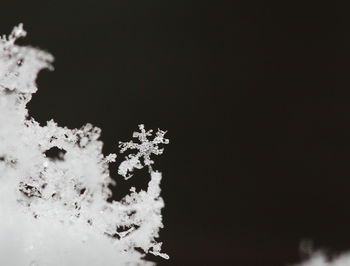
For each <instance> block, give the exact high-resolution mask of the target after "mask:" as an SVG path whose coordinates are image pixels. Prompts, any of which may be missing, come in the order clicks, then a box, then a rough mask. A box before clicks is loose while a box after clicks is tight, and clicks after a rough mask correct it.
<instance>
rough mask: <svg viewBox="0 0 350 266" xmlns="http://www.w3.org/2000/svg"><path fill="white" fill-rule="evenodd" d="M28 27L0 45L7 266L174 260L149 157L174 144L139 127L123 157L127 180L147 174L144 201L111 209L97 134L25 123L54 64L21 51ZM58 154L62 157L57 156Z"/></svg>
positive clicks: (1, 215)
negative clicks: (166, 250) (163, 232)
mask: <svg viewBox="0 0 350 266" xmlns="http://www.w3.org/2000/svg"><path fill="white" fill-rule="evenodd" d="M25 35H26V32H25V31H24V30H23V28H22V25H19V26H18V27H15V28H14V30H13V32H12V33H11V34H10V36H9V37H6V36H3V37H1V38H0V265H7V266H12V265H13V266H17V265H21V266H25V265H28V266H62V265H65V266H70V265H72V266H77V265H84V266H89V265H91V266H92V265H94V266H97V265H105V266H108V265H140V264H142V265H152V263H151V262H147V261H145V260H144V259H143V256H144V254H145V253H152V254H154V255H158V256H162V257H164V258H168V256H167V255H166V254H163V253H161V251H160V248H161V243H157V242H156V240H155V238H157V237H158V231H159V229H160V228H161V227H162V226H163V225H162V216H161V209H162V208H163V206H164V203H163V200H162V198H161V197H160V187H159V184H160V180H161V173H159V172H157V171H155V170H153V169H152V167H151V164H153V161H152V160H151V159H150V156H151V155H152V154H155V155H159V154H161V153H162V151H163V150H162V149H160V148H159V147H158V145H160V144H167V143H168V140H167V139H165V138H164V134H165V132H164V131H161V130H158V132H156V134H155V137H154V139H153V140H149V138H151V137H152V131H146V130H145V129H144V126H143V125H140V132H135V133H134V135H133V136H134V137H135V138H137V139H138V140H139V142H140V143H134V142H132V141H130V142H126V143H121V144H120V147H121V148H122V152H124V151H126V150H127V149H135V150H136V153H135V154H130V155H129V156H127V157H126V160H125V161H124V162H123V163H122V164H121V165H120V167H119V173H120V174H122V175H123V176H124V177H125V178H129V177H131V172H132V171H133V170H134V169H135V168H137V169H141V168H143V167H144V166H147V167H148V169H149V173H150V182H149V184H148V189H147V191H140V192H136V191H135V189H134V188H131V189H130V194H129V195H128V196H126V197H125V198H124V199H122V200H121V201H120V202H116V201H113V202H108V201H107V199H108V198H110V196H111V191H110V189H109V188H108V186H109V185H111V184H113V180H112V179H111V177H110V175H109V169H108V166H109V163H112V162H114V161H115V158H116V155H115V154H110V155H108V156H104V155H103V154H102V142H101V141H100V140H99V137H100V129H99V128H96V127H93V126H92V125H91V124H87V125H85V126H84V127H83V128H80V129H72V130H71V129H68V128H63V127H60V126H58V125H57V124H56V123H55V122H54V121H48V122H47V125H46V126H43V127H42V126H40V125H39V123H37V122H36V121H35V120H34V119H33V118H30V117H29V116H28V112H27V109H26V104H27V103H28V102H29V101H30V99H31V97H32V94H33V93H35V92H36V91H37V87H36V84H35V80H36V77H37V74H38V72H39V71H40V70H41V69H44V68H49V69H51V68H52V67H51V63H52V62H53V57H52V56H51V55H50V54H48V53H46V52H43V51H40V50H38V49H36V48H32V47H21V46H18V45H16V44H15V41H16V39H18V38H20V37H24V36H25ZM53 151H56V152H57V156H56V157H50V156H49V155H48V154H50V152H53Z"/></svg>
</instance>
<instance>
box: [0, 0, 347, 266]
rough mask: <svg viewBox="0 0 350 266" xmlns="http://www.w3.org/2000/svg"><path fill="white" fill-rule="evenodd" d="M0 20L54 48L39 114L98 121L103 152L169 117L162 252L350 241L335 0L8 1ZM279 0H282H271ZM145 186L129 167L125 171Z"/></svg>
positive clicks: (284, 249) (257, 259) (222, 252)
mask: <svg viewBox="0 0 350 266" xmlns="http://www.w3.org/2000/svg"><path fill="white" fill-rule="evenodd" d="M12 2H13V3H9V1H8V3H6V4H3V3H1V16H0V32H1V34H5V33H6V34H7V33H9V32H10V31H11V29H12V27H13V26H14V25H16V24H18V23H19V22H23V23H24V26H25V29H26V30H27V31H28V33H29V35H28V37H27V38H26V40H22V41H20V43H23V44H32V45H34V46H39V47H41V48H44V49H45V50H48V51H50V52H51V53H52V54H53V55H54V56H55V58H56V61H55V68H56V70H55V71H54V72H48V71H44V72H42V73H41V74H40V77H39V78H38V85H39V89H40V90H39V92H38V93H37V94H36V95H35V96H34V98H33V100H32V102H31V103H30V105H29V107H30V108H31V109H30V110H31V111H30V114H31V115H32V116H34V117H35V118H36V119H37V120H38V121H40V122H44V121H46V120H48V119H51V118H53V119H54V120H55V121H56V122H58V123H59V125H61V126H68V127H70V128H75V127H80V126H82V125H83V124H85V123H87V122H91V123H93V124H94V125H96V126H99V127H101V128H102V130H103V131H102V137H101V139H102V140H103V141H104V143H105V147H104V150H105V152H106V153H109V152H115V151H116V150H117V149H116V148H117V142H118V141H119V140H128V139H129V138H130V136H131V134H132V132H133V131H134V130H135V129H137V125H138V124H139V123H145V124H146V126H147V127H148V128H157V127H159V128H162V129H167V130H168V137H169V138H170V139H171V144H170V145H168V147H167V148H166V151H165V153H164V155H163V156H162V158H159V160H158V161H157V162H156V167H158V169H159V170H161V171H162V172H163V175H164V178H163V183H162V188H163V191H162V195H163V197H164V199H165V202H166V208H165V209H164V211H163V214H164V223H165V229H163V230H162V232H161V240H162V241H163V242H164V245H163V247H164V251H165V252H167V253H169V255H170V256H171V260H170V261H163V260H159V265H237V266H262V265H271V266H274V265H276V266H278V265H286V264H288V263H294V262H297V261H298V260H300V258H301V257H302V256H301V255H300V253H299V244H300V242H301V240H303V239H311V240H313V241H314V246H315V247H316V248H328V249H329V250H331V251H333V252H339V251H343V250H347V249H350V229H349V224H350V212H349V203H350V194H349V185H350V178H349V177H350V164H349V161H350V89H349V85H350V84H349V83H350V81H349V75H348V73H349V63H348V62H349V50H350V43H349V37H350V27H348V26H349V23H348V22H349V21H346V19H345V18H346V16H347V14H346V12H345V11H346V9H345V8H344V7H342V6H340V5H338V6H336V3H335V2H330V1H328V3H326V4H322V3H321V2H317V4H312V3H308V4H306V3H305V2H301V1H300V3H298V1H278V3H272V2H271V1H243V0H240V1H239V0H237V1H227V2H224V1H199V2H194V1H189V0H187V1H184V0H177V1H170V0H169V1H164V0H162V1H160V0H149V1H145V0H142V1H135V0H134V1H119V0H114V1H104V0H100V1H95V0H90V1H89V0H84V1H82V0H74V1H73V0H72V1H53V0H51V1H45V2H42V3H39V2H35V1H22V2H21V1H12ZM276 2H277V1H276ZM111 171H112V172H113V176H115V178H116V179H117V182H118V186H117V190H118V189H119V190H118V191H116V192H115V193H116V198H118V197H119V198H120V197H122V196H123V193H125V192H126V190H127V187H129V186H130V185H136V186H138V187H141V188H142V187H143V186H145V182H146V175H144V174H145V173H139V174H137V175H136V176H135V178H134V179H131V180H130V181H127V182H123V181H122V178H121V177H118V176H117V175H116V174H115V171H116V168H115V167H112V168H111Z"/></svg>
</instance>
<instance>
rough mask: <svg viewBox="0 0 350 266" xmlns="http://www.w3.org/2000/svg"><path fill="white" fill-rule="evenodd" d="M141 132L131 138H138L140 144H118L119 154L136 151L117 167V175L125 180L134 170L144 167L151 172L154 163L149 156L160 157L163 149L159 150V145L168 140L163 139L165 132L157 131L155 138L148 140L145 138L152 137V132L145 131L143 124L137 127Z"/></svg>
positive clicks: (166, 142)
mask: <svg viewBox="0 0 350 266" xmlns="http://www.w3.org/2000/svg"><path fill="white" fill-rule="evenodd" d="M139 129H140V131H141V132H134V134H133V137H134V138H138V140H139V141H140V143H135V142H133V141H128V142H119V148H121V150H120V152H121V153H123V152H125V151H126V150H128V149H130V150H134V149H135V150H138V152H137V153H136V154H129V155H128V156H127V157H126V158H125V161H124V162H122V163H121V164H120V166H119V169H118V173H119V174H120V175H122V176H124V177H125V179H128V178H130V177H131V176H132V175H131V174H129V175H128V173H129V172H132V171H133V170H134V169H135V168H137V169H141V168H143V167H144V166H148V169H149V171H150V172H152V166H151V165H152V164H153V163H154V161H152V160H151V155H152V154H155V155H160V154H162V153H163V150H164V149H160V148H159V146H158V145H159V144H168V143H169V140H168V139H166V138H164V135H165V133H166V131H163V130H160V129H158V131H157V132H156V136H155V137H154V139H153V140H152V141H150V140H148V138H147V137H149V136H152V132H153V130H148V131H146V130H145V126H144V125H143V124H141V125H139ZM140 159H143V163H144V165H142V163H141V161H140Z"/></svg>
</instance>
